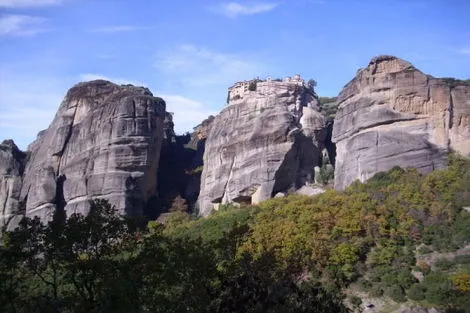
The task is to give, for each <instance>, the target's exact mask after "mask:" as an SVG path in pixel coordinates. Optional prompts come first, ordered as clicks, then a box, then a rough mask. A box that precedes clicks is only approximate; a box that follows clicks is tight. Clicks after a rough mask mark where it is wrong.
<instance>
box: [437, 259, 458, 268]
mask: <svg viewBox="0 0 470 313" xmlns="http://www.w3.org/2000/svg"><path fill="white" fill-rule="evenodd" d="M434 266H435V267H436V268H438V269H439V270H441V271H447V270H450V269H451V268H452V267H453V266H454V262H453V261H451V260H449V259H446V258H441V259H438V260H436V262H435V263H434Z"/></svg>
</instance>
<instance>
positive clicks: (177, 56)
mask: <svg viewBox="0 0 470 313" xmlns="http://www.w3.org/2000/svg"><path fill="white" fill-rule="evenodd" d="M250 59H251V58H250V57H248V56H241V55H236V54H229V53H221V52H217V51H212V50H208V49H205V48H201V47H196V46H193V45H182V46H179V47H175V48H173V49H170V50H168V51H166V52H164V53H161V54H160V55H158V59H157V62H156V64H155V67H156V68H157V70H158V71H160V72H163V73H164V74H165V78H166V79H167V80H171V79H174V80H177V81H178V82H179V84H181V85H183V86H185V87H189V88H190V87H198V88H200V87H211V86H225V87H226V88H228V87H229V86H230V85H232V84H233V83H234V82H236V81H239V80H245V79H251V78H253V77H256V76H260V75H261V74H262V73H263V66H262V64H261V63H260V62H257V61H253V60H250Z"/></svg>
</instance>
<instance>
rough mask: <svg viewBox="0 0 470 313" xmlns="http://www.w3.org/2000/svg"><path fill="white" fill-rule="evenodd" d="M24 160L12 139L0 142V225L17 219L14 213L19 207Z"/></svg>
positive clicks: (24, 156)
mask: <svg viewBox="0 0 470 313" xmlns="http://www.w3.org/2000/svg"><path fill="white" fill-rule="evenodd" d="M25 161H26V154H25V153H23V152H21V151H20V150H19V149H18V147H17V146H16V145H15V143H14V142H13V140H4V141H3V142H2V143H1V144H0V227H3V226H7V225H8V224H9V223H11V222H12V221H16V220H17V218H16V214H15V213H16V212H18V211H19V210H20V208H21V202H20V193H21V183H22V177H21V176H22V175H23V171H24V164H25ZM16 222H17V221H16Z"/></svg>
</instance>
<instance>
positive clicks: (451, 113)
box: [448, 90, 454, 129]
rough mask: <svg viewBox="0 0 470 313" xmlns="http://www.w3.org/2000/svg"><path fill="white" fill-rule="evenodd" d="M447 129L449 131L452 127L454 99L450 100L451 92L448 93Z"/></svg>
mask: <svg viewBox="0 0 470 313" xmlns="http://www.w3.org/2000/svg"><path fill="white" fill-rule="evenodd" d="M448 110H449V129H451V128H452V127H453V126H454V125H453V123H454V99H453V98H452V90H450V91H449V107H448Z"/></svg>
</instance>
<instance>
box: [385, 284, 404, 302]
mask: <svg viewBox="0 0 470 313" xmlns="http://www.w3.org/2000/svg"><path fill="white" fill-rule="evenodd" d="M385 295H386V296H388V297H390V298H391V299H392V300H393V301H395V302H405V301H406V297H405V293H404V292H403V289H401V287H399V286H391V287H388V288H387V289H385Z"/></svg>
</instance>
